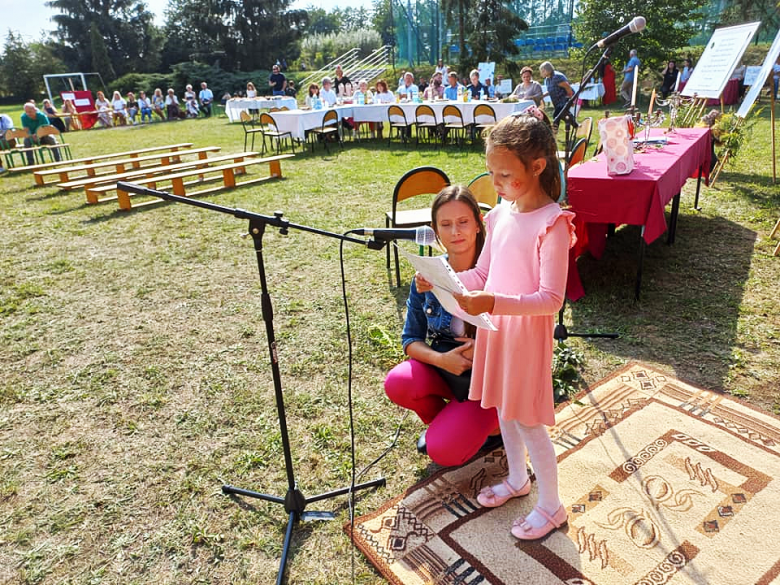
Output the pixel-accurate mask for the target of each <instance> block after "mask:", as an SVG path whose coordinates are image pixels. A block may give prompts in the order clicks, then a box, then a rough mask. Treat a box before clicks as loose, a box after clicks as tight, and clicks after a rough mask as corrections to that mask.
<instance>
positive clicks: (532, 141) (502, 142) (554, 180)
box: [485, 115, 561, 201]
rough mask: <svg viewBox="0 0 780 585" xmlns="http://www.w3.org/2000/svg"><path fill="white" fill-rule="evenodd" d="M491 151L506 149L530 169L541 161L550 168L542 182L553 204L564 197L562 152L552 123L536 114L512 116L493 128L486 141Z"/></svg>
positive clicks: (542, 174) (545, 168)
mask: <svg viewBox="0 0 780 585" xmlns="http://www.w3.org/2000/svg"><path fill="white" fill-rule="evenodd" d="M485 144H486V148H487V150H490V149H491V148H506V149H507V150H508V151H509V152H511V153H512V154H514V155H515V156H516V157H517V158H518V159H520V162H522V163H523V166H524V167H525V168H526V169H530V168H531V164H532V162H533V161H534V160H536V159H538V158H543V159H545V161H546V163H547V164H546V165H545V167H544V170H543V171H542V173H541V175H539V183H540V185H541V187H542V190H544V192H545V193H546V194H547V196H548V197H549V198H550V199H552V200H553V201H558V198H559V197H560V195H561V175H560V169H559V167H558V151H557V145H556V143H555V136H553V133H552V130H551V129H550V127H549V125H548V124H545V122H544V121H542V120H539V119H538V118H536V117H535V116H533V115H521V116H508V117H506V118H504V119H503V120H501V121H500V122H499V123H498V124H496V125H495V126H493V128H492V129H491V130H490V133H489V134H488V135H487V139H486V141H485Z"/></svg>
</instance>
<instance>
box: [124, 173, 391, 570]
mask: <svg viewBox="0 0 780 585" xmlns="http://www.w3.org/2000/svg"><path fill="white" fill-rule="evenodd" d="M118 186H119V188H120V189H122V190H124V191H126V192H129V193H137V194H139V195H149V196H152V197H159V198H161V199H166V200H168V201H176V202H179V203H186V204H187V205H194V206H196V207H202V208H204V209H210V210H211V211H218V212H220V213H227V214H230V215H234V216H236V217H239V218H242V219H248V220H249V234H250V235H251V236H252V239H253V240H254V245H255V252H256V253H257V269H258V271H259V273H260V286H261V289H262V294H261V306H262V314H263V320H264V321H265V332H266V336H267V337H268V351H269V354H270V357H271V372H272V374H273V381H274V394H275V397H276V410H277V413H278V416H279V427H280V431H281V436H282V449H283V451H284V467H285V470H286V472H287V492H286V493H285V495H284V497H280V496H273V495H269V494H263V493H260V492H256V491H252V490H247V489H243V488H238V487H235V486H232V485H223V486H222V493H225V494H239V495H242V496H248V497H250V498H257V499H260V500H265V501H268V502H274V503H275V504H283V505H284V510H285V512H287V514H288V519H287V531H286V532H285V535H284V545H283V548H282V557H281V560H280V561H279V573H278V575H277V579H276V583H277V585H281V584H282V583H283V582H284V570H285V566H286V565H287V556H288V553H289V549H290V542H291V540H292V531H293V526H294V525H295V523H296V522H297V521H298V520H332V519H334V518H335V516H334V515H333V513H332V512H305V511H304V510H305V509H306V506H307V505H308V504H311V503H313V502H318V501H320V500H327V499H329V498H333V497H335V496H340V495H344V494H347V493H349V492H351V491H357V490H363V489H366V488H372V487H377V486H383V485H385V479H384V478H379V479H375V480H372V481H368V482H365V483H361V484H358V485H354V486H348V487H344V488H340V489H337V490H333V491H330V492H325V493H322V494H318V495H316V496H309V497H306V496H304V495H303V494H302V493H301V491H300V490H299V489H298V485H297V482H296V481H295V472H294V471H293V463H292V454H291V452H290V439H289V435H288V433H287V417H286V414H285V409H284V395H283V393H282V377H281V372H280V371H279V361H278V356H277V353H276V337H275V335H274V326H273V308H272V306H271V297H270V295H269V294H268V284H267V282H266V278H265V265H264V262H263V234H264V233H265V227H266V225H270V226H272V227H275V228H279V233H281V234H283V235H286V234H287V232H288V229H289V228H294V229H298V230H302V231H307V232H311V233H315V234H320V235H323V236H328V237H330V238H336V239H339V240H344V241H347V242H353V243H356V244H363V245H368V246H369V247H370V248H374V249H381V248H382V247H383V246H384V242H375V241H366V240H361V239H359V238H352V237H349V236H345V235H341V234H336V233H332V232H327V231H323V230H319V229H316V228H311V227H307V226H302V225H297V224H294V223H290V222H289V221H287V220H286V219H282V213H281V212H276V213H274V216H273V217H271V216H267V215H259V214H256V213H252V212H249V211H245V210H243V209H231V208H229V207H223V206H221V205H215V204H213V203H207V202H205V201H199V200H197V199H188V198H186V197H179V196H177V195H171V194H170V193H166V192H164V191H157V190H154V189H147V188H145V187H141V186H138V185H134V184H132V183H121V182H120V183H118Z"/></svg>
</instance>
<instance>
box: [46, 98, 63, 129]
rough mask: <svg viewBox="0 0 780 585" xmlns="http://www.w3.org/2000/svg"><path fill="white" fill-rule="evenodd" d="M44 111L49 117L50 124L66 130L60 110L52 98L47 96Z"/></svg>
mask: <svg viewBox="0 0 780 585" xmlns="http://www.w3.org/2000/svg"><path fill="white" fill-rule="evenodd" d="M43 113H44V114H45V115H46V117H47V118H48V119H49V124H51V125H52V126H54V127H55V128H56V129H57V130H59V131H60V132H65V123H64V122H63V121H62V120H61V119H60V115H59V112H57V108H55V107H54V104H52V103H51V100H50V99H48V98H46V99H44V100H43Z"/></svg>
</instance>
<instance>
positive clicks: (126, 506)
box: [0, 108, 780, 585]
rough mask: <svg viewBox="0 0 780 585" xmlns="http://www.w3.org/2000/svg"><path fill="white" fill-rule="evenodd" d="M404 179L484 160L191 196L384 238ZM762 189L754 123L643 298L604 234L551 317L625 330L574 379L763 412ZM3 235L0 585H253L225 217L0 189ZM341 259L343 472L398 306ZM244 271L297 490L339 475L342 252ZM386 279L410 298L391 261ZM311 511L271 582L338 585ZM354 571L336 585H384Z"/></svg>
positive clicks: (330, 529) (247, 366)
mask: <svg viewBox="0 0 780 585" xmlns="http://www.w3.org/2000/svg"><path fill="white" fill-rule="evenodd" d="M5 110H6V111H9V110H10V111H18V110H19V108H15V109H12V108H7V109H5ZM595 113H596V115H599V112H595ZM561 134H562V133H561ZM67 139H68V142H70V143H71V144H72V148H73V151H74V156H76V157H81V156H85V155H87V154H89V153H100V152H114V151H121V150H128V149H132V148H141V147H147V146H152V145H155V144H158V145H159V144H169V143H176V142H183V141H190V142H194V143H195V144H196V146H207V145H217V146H221V147H222V153H230V152H236V151H240V150H241V149H242V146H243V132H242V129H241V127H240V126H238V125H228V124H227V120H226V119H224V118H212V119H210V120H197V121H186V122H177V123H165V124H163V123H160V124H154V125H152V126H148V127H142V128H139V127H135V128H122V129H112V130H97V131H89V132H80V133H72V134H69V135H67ZM420 165H434V166H438V167H440V168H442V169H443V170H445V172H447V174H448V175H449V176H450V177H451V179H453V180H454V181H457V182H467V181H468V180H470V179H471V178H472V177H474V176H475V175H477V174H479V173H480V172H482V171H483V169H484V157H483V155H482V153H481V151H480V149H479V148H478V147H474V148H472V149H467V150H465V151H458V150H455V149H442V150H441V151H440V152H438V151H437V150H436V149H431V148H424V149H415V148H414V147H411V148H410V147H401V146H399V145H395V144H394V145H393V146H390V147H388V146H387V145H386V144H384V143H383V144H379V143H368V144H366V143H361V144H353V143H348V144H347V145H346V147H345V148H344V150H343V151H333V153H332V154H331V155H330V156H325V155H324V153H323V152H322V150H320V149H318V150H317V151H316V152H315V154H313V155H312V154H310V153H309V152H308V151H307V152H306V153H305V154H302V155H298V156H297V157H296V158H295V159H294V160H290V161H284V162H283V163H282V169H283V172H284V175H285V177H284V179H282V180H279V181H272V182H267V183H264V184H261V185H258V186H254V187H248V188H242V189H238V190H235V191H230V192H225V193H223V194H220V195H216V196H211V197H209V200H210V201H213V202H215V203H219V204H222V205H226V206H229V207H240V208H244V209H248V210H252V211H256V212H258V213H263V214H271V213H272V212H273V211H275V210H282V211H284V213H285V216H286V217H287V218H288V219H289V220H290V221H293V222H296V223H301V224H305V225H311V226H315V227H318V228H322V229H325V230H332V231H337V232H343V231H346V230H347V229H350V228H355V227H361V226H382V225H384V220H383V217H384V212H385V211H386V209H387V208H388V206H389V203H390V196H391V193H392V188H393V186H394V184H395V182H396V181H397V179H398V178H399V177H400V176H401V175H402V174H403V173H404V172H406V171H407V170H409V169H411V168H414V167H417V166H420ZM251 172H252V173H259V172H265V169H261V168H259V167H256V168H255V170H253V171H251ZM771 173H772V167H771V147H770V126H769V122H768V113H767V112H766V111H765V112H764V113H763V114H762V118H761V120H760V122H759V123H758V124H757V125H756V127H755V129H754V132H753V134H752V137H751V139H750V140H749V142H748V144H747V145H746V146H745V147H744V148H743V150H742V152H741V153H740V157H739V158H738V159H737V160H736V161H735V164H733V165H730V166H727V167H726V169H725V170H724V172H723V174H722V175H721V177H720V179H719V181H718V184H717V185H716V188H714V189H708V188H704V189H703V195H702V200H701V206H702V208H703V209H702V211H701V212H696V211H694V210H692V209H691V207H692V202H693V190H694V188H695V184H694V182H693V181H689V185H687V186H686V188H685V191H684V193H683V199H682V205H681V209H680V220H679V224H678V228H677V230H678V231H677V242H676V244H675V245H674V246H667V245H666V244H665V242H664V241H663V240H664V239H663V238H661V239H659V240H658V241H656V242H655V243H653V244H652V245H651V246H649V247H648V251H647V256H646V259H645V273H644V281H643V290H642V299H641V302H639V303H635V302H634V301H633V282H634V276H635V270H636V252H637V239H638V228H636V227H627V228H623V229H620V230H618V232H617V234H616V235H615V237H613V238H612V239H611V240H610V242H609V244H608V246H607V252H606V253H605V255H604V257H603V258H602V259H601V260H599V261H596V260H594V259H592V258H590V257H589V256H585V257H583V258H581V259H580V260H579V270H580V272H581V275H582V279H583V282H584V284H585V287H586V292H587V295H586V296H585V298H584V299H582V300H581V301H579V302H577V303H575V304H573V305H570V306H569V308H568V309H567V314H566V322H567V324H568V326H569V328H570V330H572V331H589V330H602V331H618V332H620V333H621V338H620V339H618V340H615V341H585V340H572V341H571V342H570V344H571V345H572V346H574V347H576V348H577V349H579V350H580V351H582V352H583V354H584V355H585V358H586V365H585V367H584V369H583V371H582V376H583V380H584V384H588V383H592V382H595V381H597V380H599V379H600V378H602V377H603V376H605V375H607V374H609V373H610V372H611V371H613V370H615V369H616V368H618V367H619V366H621V365H622V364H624V363H625V362H627V361H629V360H642V361H645V362H648V363H651V364H654V365H656V366H658V367H660V368H662V369H663V370H665V371H667V372H669V374H670V375H673V376H677V377H680V378H683V379H685V380H687V381H690V382H693V383H695V384H697V385H699V386H701V387H704V388H707V389H710V390H712V391H716V392H727V393H730V394H732V395H735V396H738V397H740V398H742V399H744V400H746V401H748V402H750V403H751V404H753V405H755V406H756V407H760V408H763V409H766V410H768V411H770V412H774V413H775V414H780V316H778V312H777V307H778V304H777V291H778V283H780V258H775V257H773V256H772V251H773V249H774V246H775V245H776V242H772V241H770V240H769V239H768V234H769V232H770V230H771V228H772V226H773V224H774V222H775V221H776V220H777V218H778V217H780V189H778V187H777V186H776V185H773V184H772V179H771ZM0 222H1V223H2V230H0V245H1V246H2V255H1V256H0V340H1V343H0V372H2V375H1V376H0V404H1V405H2V406H1V407H0V582H2V583H13V584H21V583H25V584H34V583H69V584H97V583H116V584H119V583H121V584H123V585H124V584H132V583H138V584H140V583H158V584H162V583H177V584H178V583H246V584H249V583H271V582H273V580H274V578H275V574H276V570H277V564H278V558H279V555H280V552H281V543H282V539H283V536H284V529H285V527H286V514H285V513H284V510H283V509H282V507H281V506H278V505H275V504H268V503H264V502H260V501H256V500H248V499H247V500H233V499H231V498H228V497H226V496H224V495H222V493H221V491H220V487H221V485H222V482H223V481H227V482H230V483H232V484H234V485H238V486H242V487H247V488H250V489H257V490H259V491H264V492H268V493H271V494H274V495H280V496H283V495H284V492H285V490H286V480H285V475H284V465H283V459H282V450H281V442H280V432H279V425H278V422H277V416H276V411H275V408H274V400H273V388H272V381H271V376H270V368H269V359H268V349H267V345H266V340H265V331H264V324H263V321H262V318H261V312H260V298H259V290H260V284H259V279H258V277H257V267H256V262H255V256H254V252H253V248H252V242H251V238H248V239H243V238H241V237H240V236H241V234H242V233H244V232H245V231H246V227H247V226H246V224H245V222H244V221H242V220H238V219H235V218H233V217H231V216H227V215H223V214H217V213H212V212H208V211H204V210H201V209H197V208H194V207H192V206H186V205H177V204H168V203H161V204H159V205H156V206H153V207H149V208H145V209H139V210H138V211H132V212H121V211H119V210H118V208H117V206H116V204H112V203H107V204H102V205H98V206H88V205H86V204H85V202H84V195H83V192H59V191H58V190H57V189H56V187H53V186H51V187H44V188H40V187H34V186H33V181H32V177H31V176H29V175H25V176H8V174H6V175H4V176H2V177H0ZM345 252H346V253H345V262H346V274H347V284H346V287H347V291H348V295H349V302H350V309H351V319H352V334H353V341H354V350H355V356H354V387H353V391H354V397H353V398H354V408H355V417H356V432H357V440H356V444H357V459H358V467H362V466H363V465H365V464H366V463H367V462H369V461H371V460H372V459H374V457H376V456H377V455H378V454H380V453H381V452H382V451H383V450H384V449H385V447H386V446H387V445H388V444H389V443H390V441H391V440H392V437H393V435H394V433H395V431H396V428H397V426H398V425H399V423H400V422H401V421H402V418H403V413H402V412H401V411H400V410H398V409H397V408H396V407H394V406H393V405H391V404H390V403H389V401H388V400H387V399H386V398H385V396H384V392H383V389H382V379H383V377H384V375H385V373H386V372H387V370H388V369H389V368H390V367H392V365H393V364H394V363H396V361H397V360H399V359H401V357H402V354H401V350H400V347H399V337H400V330H401V325H402V319H403V305H404V301H405V297H406V288H405V286H404V287H403V288H402V289H395V288H393V286H392V285H391V280H390V278H389V275H388V274H387V272H386V270H385V259H384V252H375V251H370V250H367V249H365V248H362V247H357V246H346V248H345ZM264 253H265V258H266V271H267V274H268V281H269V287H270V290H271V296H272V301H273V304H274V308H275V321H274V325H275V328H276V332H277V341H278V352H279V361H280V366H281V369H282V374H283V385H284V389H285V393H284V396H285V401H286V406H287V415H288V424H289V428H290V436H291V440H292V454H293V460H294V465H295V470H296V475H297V479H298V482H299V486H300V489H301V490H302V491H303V493H304V494H306V495H314V494H316V493H320V492H322V491H326V490H328V489H334V488H337V487H341V486H344V485H347V484H348V482H349V480H350V452H349V436H348V418H347V390H346V379H347V346H346V341H345V322H344V316H343V307H342V302H341V288H340V286H341V285H340V279H339V254H338V243H337V242H336V241H335V240H330V239H326V238H323V237H319V236H316V235H312V234H306V233H302V232H298V231H294V230H293V231H291V232H290V233H289V235H287V236H283V235H280V234H279V233H278V232H277V231H274V230H272V229H270V228H269V231H268V232H267V233H266V236H265V239H264ZM403 275H404V282H405V285H406V284H408V282H409V279H410V276H411V270H410V268H409V267H408V266H404V272H403ZM422 428H423V427H422V424H421V423H420V422H419V421H418V420H416V419H415V418H413V417H409V418H407V419H406V420H405V421H404V423H403V426H402V429H401V433H400V438H399V444H398V446H397V448H395V449H394V450H392V451H391V452H390V455H389V456H388V457H386V458H385V459H384V460H383V461H382V462H381V463H380V464H379V465H378V468H377V471H376V472H375V473H369V474H368V477H367V478H373V477H376V476H378V475H379V474H382V475H384V476H386V477H387V481H388V485H387V487H386V488H383V489H380V490H378V491H376V492H368V493H363V494H361V495H360V496H359V498H358V500H357V507H358V513H361V512H366V511H369V510H372V509H374V508H376V507H377V506H379V505H380V504H381V503H382V502H383V501H385V500H386V499H388V498H389V497H391V496H394V495H397V494H398V493H400V492H401V491H402V490H403V489H404V488H406V487H408V486H410V485H411V484H412V483H414V482H415V481H416V480H418V479H419V478H421V477H424V476H426V475H427V474H428V473H430V472H431V470H432V466H431V465H430V464H429V462H428V460H427V459H426V458H424V457H421V456H419V455H418V454H417V453H416V451H415V449H414V444H415V441H416V438H417V435H418V433H419V432H420V431H421V430H422ZM311 508H312V509H326V510H336V511H337V512H338V514H339V521H337V522H331V523H311V524H301V525H299V526H297V528H296V530H295V533H294V540H293V548H292V554H291V558H290V562H289V582H290V583H306V584H334V583H346V582H349V581H350V579H351V565H350V554H351V549H350V545H349V542H348V539H347V538H346V537H345V536H344V534H343V533H342V532H341V525H342V522H343V521H345V520H346V519H347V509H346V505H345V500H344V498H340V499H337V500H331V501H327V502H324V503H321V504H320V505H317V504H314V505H312V506H311ZM356 556H357V559H356V563H355V572H356V582H358V583H362V584H369V583H371V584H373V583H381V582H383V580H382V579H381V577H380V576H379V575H378V574H377V573H376V572H375V571H374V570H373V569H372V568H371V567H370V566H369V565H368V564H367V563H366V562H365V561H364V560H363V559H362V558H361V557H360V556H359V555H357V553H356Z"/></svg>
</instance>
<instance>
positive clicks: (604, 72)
mask: <svg viewBox="0 0 780 585" xmlns="http://www.w3.org/2000/svg"><path fill="white" fill-rule="evenodd" d="M599 75H600V76H601V83H602V84H604V95H603V96H602V97H601V103H602V104H604V105H605V106H607V105H609V104H612V103H615V102H616V101H617V91H616V89H615V70H614V69H613V68H612V62H611V61H610V60H609V58H607V59H604V62H603V63H602V64H601V71H599Z"/></svg>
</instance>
